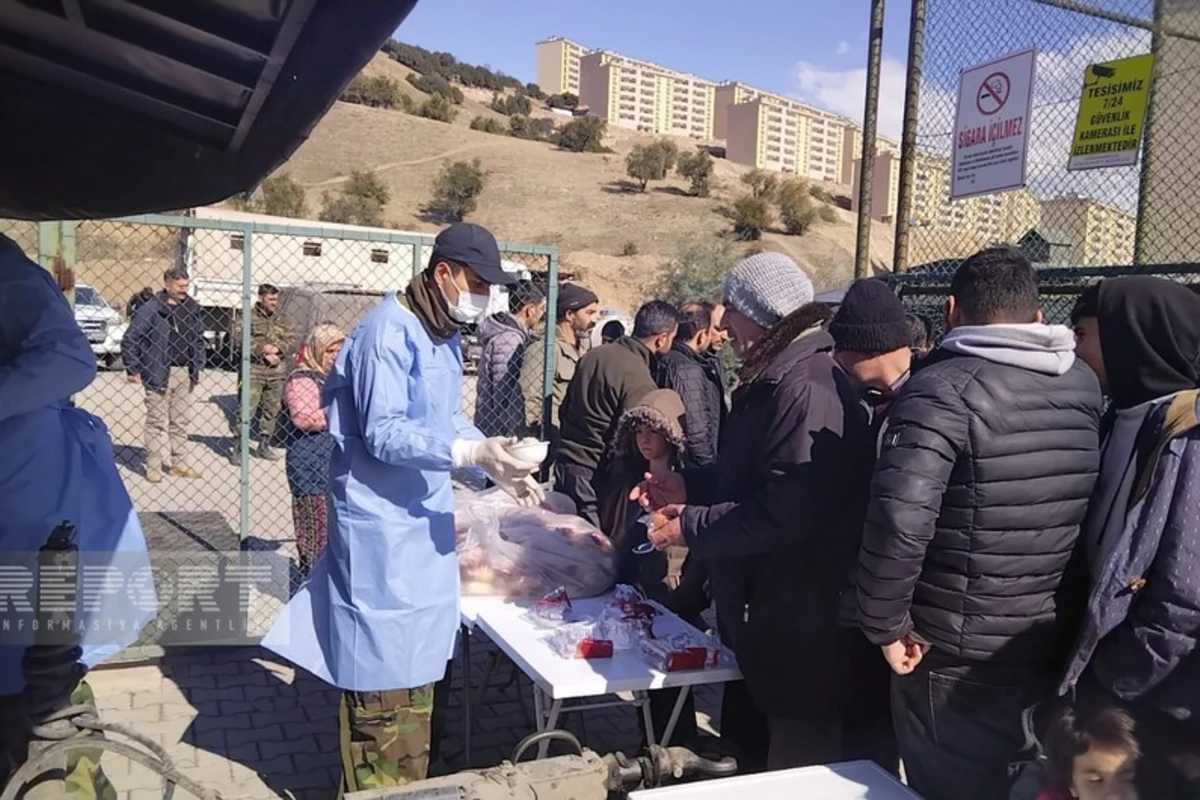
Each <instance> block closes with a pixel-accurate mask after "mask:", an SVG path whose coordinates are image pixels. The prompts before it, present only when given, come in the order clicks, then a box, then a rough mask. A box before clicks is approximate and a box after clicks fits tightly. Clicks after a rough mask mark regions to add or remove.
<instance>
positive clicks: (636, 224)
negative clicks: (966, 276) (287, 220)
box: [281, 54, 892, 307]
mask: <svg viewBox="0 0 1200 800" xmlns="http://www.w3.org/2000/svg"><path fill="white" fill-rule="evenodd" d="M410 73H411V71H410V70H409V69H408V68H406V67H404V66H402V65H401V64H399V63H397V62H395V61H392V60H391V59H389V58H387V57H386V56H384V55H382V54H381V55H379V56H377V57H376V58H375V59H374V60H373V61H372V62H371V63H370V64H369V65H368V66H367V68H366V69H365V70H364V74H365V75H367V76H378V75H383V76H387V77H390V78H393V79H395V80H396V81H397V83H398V84H399V85H400V89H401V91H402V92H404V93H405V94H407V95H409V96H410V97H412V98H413V99H414V100H415V101H417V102H420V101H422V100H424V99H425V97H426V96H425V95H424V94H422V93H421V92H420V91H418V90H417V89H416V88H415V87H413V86H412V85H411V84H410V83H409V82H408V81H407V80H406V78H407V76H408V75H409V74H410ZM462 89H463V94H464V100H463V103H462V105H460V106H459V107H458V115H457V118H456V119H455V120H454V121H453V122H452V123H450V124H447V123H443V122H437V121H434V120H429V119H424V118H421V117H418V116H414V115H411V114H407V113H404V112H403V111H399V110H388V109H380V108H370V107H366V106H361V105H351V104H348V103H341V102H339V103H337V104H336V105H335V106H334V107H333V109H331V111H330V112H329V114H328V115H327V116H326V117H325V118H324V119H323V120H322V121H321V123H320V124H319V125H318V126H317V128H316V129H315V130H314V132H313V134H312V136H311V137H310V138H309V140H308V141H307V142H306V143H305V144H304V145H303V146H302V147H301V148H300V149H299V151H298V152H297V153H296V154H295V156H294V157H293V158H292V159H291V160H290V161H289V162H288V164H287V165H286V166H285V167H283V168H282V170H281V171H283V172H287V173H289V174H290V175H291V176H292V177H293V178H295V179H297V180H299V181H300V182H301V183H302V184H303V185H304V187H305V188H306V191H307V196H308V206H309V210H310V213H311V214H315V213H316V209H318V208H319V207H320V198H321V194H322V192H324V191H331V192H336V191H337V190H338V187H339V186H340V185H341V184H343V183H344V182H345V181H346V180H347V179H348V177H349V175H350V173H351V172H352V171H355V170H373V171H374V172H375V173H376V174H377V175H378V176H379V178H381V179H382V180H383V181H384V183H385V184H386V185H387V187H388V189H389V190H390V193H391V199H390V201H389V202H388V204H387V206H386V208H385V209H384V215H385V218H386V220H387V223H388V224H389V225H391V226H394V227H396V228H399V229H402V230H410V231H421V232H433V231H436V230H438V229H439V228H440V227H441V224H442V223H441V222H440V221H438V220H437V219H434V218H432V217H430V216H429V215H427V214H425V213H424V212H423V210H422V209H423V207H424V206H425V205H426V203H427V202H428V201H429V199H430V196H431V194H432V187H433V184H434V181H435V178H436V176H437V174H438V172H439V171H440V170H441V169H442V168H443V167H444V166H445V165H446V164H448V163H450V162H453V161H456V160H472V159H476V158H478V159H479V160H480V163H481V165H482V167H483V169H484V171H485V173H486V176H487V177H486V185H485V188H484V190H483V193H482V194H481V195H480V197H479V200H478V209H477V210H476V211H475V212H473V213H472V214H470V216H469V217H468V219H470V220H471V221H473V222H478V223H480V224H483V225H486V226H487V227H489V228H490V229H491V230H492V231H494V232H495V233H496V235H497V237H498V238H499V239H501V240H504V241H511V242H527V243H538V244H547V245H554V246H556V247H558V248H559V250H560V253H561V257H562V263H563V265H564V268H565V269H568V270H570V271H571V272H574V273H576V274H577V275H578V276H579V279H580V280H583V281H585V282H587V283H588V284H589V285H591V286H592V287H594V288H595V290H596V291H597V292H598V293H599V294H600V295H601V297H602V300H604V301H605V302H606V303H609V304H613V305H619V306H624V307H629V306H632V305H634V304H636V303H637V302H639V301H640V300H641V299H642V298H643V297H644V292H645V289H646V286H647V285H648V284H649V283H651V282H653V281H654V279H655V278H656V276H657V275H658V272H659V269H660V267H661V266H662V264H663V263H664V262H665V261H666V260H668V259H669V258H670V257H671V256H672V254H673V253H675V252H677V250H678V249H679V246H680V243H681V242H683V241H687V240H697V239H704V238H706V237H717V236H728V235H729V233H730V230H731V227H732V223H731V220H730V218H729V207H730V206H731V204H732V203H733V201H734V200H735V199H736V198H737V197H738V196H739V195H741V194H743V193H744V192H745V187H744V186H743V185H742V184H741V180H740V179H741V176H742V174H744V173H745V172H746V171H747V170H746V169H745V168H743V167H739V166H736V165H733V164H730V163H729V162H727V161H725V160H723V159H717V160H716V162H715V171H714V175H713V184H712V192H711V196H710V197H707V198H698V197H692V196H689V194H688V191H687V190H688V184H687V182H686V181H684V180H683V179H681V178H679V177H677V176H674V175H672V176H671V177H669V178H668V179H667V180H663V181H654V182H652V183H651V184H650V188H649V190H648V191H647V192H645V193H642V192H639V191H637V189H636V186H635V185H634V184H632V182H630V181H629V180H628V179H627V177H626V174H625V157H626V155H627V154H628V152H629V151H630V150H631V149H632V148H633V147H634V146H635V145H637V144H638V143H645V142H649V141H652V139H651V137H648V136H645V135H641V134H638V133H636V132H632V131H626V130H619V129H610V130H609V132H608V135H607V137H606V140H605V144H606V145H607V146H608V147H609V148H611V149H612V150H613V152H611V153H572V152H566V151H562V150H559V149H558V148H557V147H555V146H554V145H552V144H548V143H544V142H537V141H526V140H522V139H516V138H512V137H509V136H502V135H496V134H489V133H484V132H480V131H476V130H472V129H470V127H469V126H470V123H471V120H472V119H474V118H475V117H476V116H483V117H486V118H494V119H496V120H497V121H500V122H502V123H504V124H506V125H507V119H506V118H505V117H504V116H502V115H500V114H497V113H495V112H494V111H492V110H491V109H490V108H489V107H488V104H489V103H490V101H491V97H492V93H491V92H489V91H486V90H479V89H472V88H468V87H462ZM537 105H538V104H535V106H537ZM533 115H534V116H543V117H552V118H554V119H556V120H558V121H559V122H560V123H561V122H564V121H566V120H565V119H564V118H563V117H562V116H560V115H556V114H554V113H553V112H550V111H549V110H547V109H545V108H535V111H534V114H533ZM676 142H677V144H678V145H679V148H680V150H681V152H687V151H688V150H691V149H694V148H695V147H696V143H695V142H693V141H691V140H688V139H676ZM825 188H826V190H827V191H829V192H830V194H832V195H835V196H841V197H842V198H843V202H844V197H845V195H846V194H848V190H847V189H846V187H835V186H827V187H825ZM835 216H836V219H835V221H822V220H818V221H817V222H816V223H815V224H814V225H813V226H812V227H811V228H810V229H809V230H808V231H807V232H806V233H805V234H804V235H802V236H790V235H786V234H785V233H783V231H782V229H780V230H778V231H776V230H771V231H768V232H767V233H765V234H764V236H763V238H762V240H761V241H760V242H754V243H745V244H744V245H743V244H739V247H745V248H749V247H751V246H757V247H761V248H763V249H767V250H778V251H782V252H785V253H787V254H789V255H790V256H792V257H793V258H794V259H795V260H796V261H797V262H798V263H800V264H801V265H802V266H804V267H805V269H806V270H807V271H809V273H810V274H811V275H812V276H813V278H814V281H815V282H816V283H817V285H818V286H819V287H821V288H826V287H831V286H836V285H840V284H843V283H845V282H847V281H848V280H849V279H850V278H851V277H852V273H853V258H854V243H855V230H854V220H853V217H852V215H851V214H850V213H849V212H848V211H846V210H844V209H843V208H840V207H839V208H837V209H836V214H835ZM891 249H892V232H891V230H890V227H889V226H885V225H879V224H877V225H875V227H874V231H873V234H872V256H873V257H872V261H873V262H874V264H875V265H876V266H882V265H884V264H886V263H887V262H888V261H889V260H890V255H891ZM629 253H635V254H632V255H622V254H629Z"/></svg>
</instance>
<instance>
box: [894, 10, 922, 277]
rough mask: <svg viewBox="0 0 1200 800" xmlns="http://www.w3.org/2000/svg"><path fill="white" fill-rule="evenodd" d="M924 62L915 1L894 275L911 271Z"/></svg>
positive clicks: (910, 22) (905, 110)
mask: <svg viewBox="0 0 1200 800" xmlns="http://www.w3.org/2000/svg"><path fill="white" fill-rule="evenodd" d="M924 58H925V0H912V16H911V17H910V19H909V28H908V68H907V76H906V79H905V84H906V85H905V89H904V130H903V133H902V134H901V139H900V192H899V198H898V200H897V203H896V248H895V251H894V252H893V253H892V272H904V271H905V270H906V269H908V229H909V224H910V223H911V221H912V213H913V171H914V169H915V168H916V164H917V115H918V114H919V113H920V107H921V106H920V102H921V68H922V63H923V61H924Z"/></svg>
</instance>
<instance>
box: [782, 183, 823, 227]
mask: <svg viewBox="0 0 1200 800" xmlns="http://www.w3.org/2000/svg"><path fill="white" fill-rule="evenodd" d="M775 197H776V201H777V202H778V203H779V219H780V221H781V222H782V223H783V227H784V229H785V230H786V231H787V232H788V233H790V234H792V235H793V236H800V235H803V234H804V233H806V232H807V231H808V229H809V228H810V227H812V224H813V222H814V221H816V219H817V210H816V209H815V208H814V207H813V203H812V195H811V194H809V192H808V182H807V181H805V180H804V179H802V178H788V179H787V180H785V181H783V182H782V183H780V184H779V186H778V188H777V189H776V191H775Z"/></svg>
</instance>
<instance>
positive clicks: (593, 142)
mask: <svg viewBox="0 0 1200 800" xmlns="http://www.w3.org/2000/svg"><path fill="white" fill-rule="evenodd" d="M607 125H608V123H607V121H606V120H604V119H602V118H600V117H593V116H590V115H589V116H586V117H578V118H576V119H573V120H571V121H570V122H568V123H567V124H566V125H563V126H562V127H561V128H559V129H558V135H557V136H556V137H555V143H556V144H557V145H558V146H559V147H561V148H562V149H563V150H569V151H571V152H572V153H603V152H605V151H606V149H607V148H605V146H604V131H605V129H606V127H607Z"/></svg>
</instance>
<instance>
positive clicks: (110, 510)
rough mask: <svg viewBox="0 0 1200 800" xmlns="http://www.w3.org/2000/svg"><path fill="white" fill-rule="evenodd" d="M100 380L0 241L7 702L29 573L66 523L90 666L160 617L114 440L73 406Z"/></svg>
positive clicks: (69, 317)
mask: <svg viewBox="0 0 1200 800" xmlns="http://www.w3.org/2000/svg"><path fill="white" fill-rule="evenodd" d="M95 377H96V357H95V356H94V355H93V354H92V351H91V348H90V347H89V346H88V342H87V338H86V337H85V336H84V335H83V332H82V331H80V330H79V326H78V325H76V324H75V317H74V314H73V313H72V311H71V306H70V304H69V303H67V300H66V298H65V297H63V293H62V292H61V291H60V290H59V288H58V286H56V285H55V283H54V281H53V280H51V278H50V276H49V275H48V274H47V273H46V271H45V270H43V269H41V268H40V267H39V266H38V265H37V264H35V263H33V262H32V261H30V260H29V259H28V258H26V257H25V254H24V253H22V252H21V249H20V247H18V246H17V244H16V243H15V242H13V241H12V240H11V239H8V238H6V237H4V236H0V578H3V580H0V586H2V587H3V588H2V589H0V595H3V596H0V695H5V694H13V693H16V692H19V691H21V689H22V688H23V687H24V685H25V679H24V676H23V675H22V674H21V656H22V655H23V653H24V648H25V647H26V646H27V645H29V644H31V643H32V641H33V628H32V627H31V624H30V623H31V621H32V619H33V616H32V609H33V608H34V607H36V604H37V594H36V589H35V588H33V587H30V588H29V591H28V592H26V591H25V588H26V586H27V581H26V578H27V577H30V573H29V572H25V571H24V570H31V569H33V568H34V567H35V565H36V557H37V552H36V551H37V550H39V549H40V548H41V547H42V546H43V545H44V544H45V543H46V539H47V538H48V537H49V535H50V533H51V531H53V530H54V528H55V527H57V526H58V525H59V523H61V522H63V521H70V522H71V523H73V524H74V525H75V528H76V543H77V544H78V546H79V551H80V552H79V561H80V564H81V565H82V567H84V569H81V570H80V574H81V577H80V583H79V592H80V595H81V600H80V603H79V609H78V610H79V614H80V616H79V617H78V618H77V620H78V622H79V626H78V630H79V632H80V634H81V638H82V642H81V645H82V648H83V655H82V658H81V660H82V661H83V663H84V664H86V665H87V666H89V667H93V666H95V665H96V664H99V663H100V662H102V661H104V660H105V659H107V658H110V657H112V656H113V655H115V654H116V653H117V652H119V651H120V650H121V649H122V648H124V647H126V646H128V645H129V644H132V643H133V642H134V641H135V640H136V638H137V635H138V633H139V632H140V631H141V629H142V628H143V627H144V626H145V624H146V623H147V622H148V621H149V620H151V619H153V617H154V616H155V611H156V607H157V598H156V596H155V593H154V585H153V582H152V581H151V580H150V561H149V555H148V554H147V552H146V541H145V538H144V537H143V535H142V528H141V525H140V524H139V522H138V518H137V515H136V514H135V513H134V510H133V503H132V502H130V499H129V494H128V493H127V492H126V491H125V486H124V484H122V483H121V477H120V475H119V474H118V472H117V467H116V458H115V456H114V454H113V447H112V441H111V440H110V439H109V436H108V430H107V428H105V426H104V423H103V422H102V421H101V420H100V419H98V418H97V417H95V416H92V415H91V414H89V413H87V412H86V411H83V410H81V409H78V408H74V407H72V406H71V405H70V404H69V402H68V400H69V398H70V397H71V395H73V394H74V393H76V392H78V391H80V390H82V389H84V388H85V387H86V386H87V385H88V384H90V383H91V382H92V380H93V379H94V378H95ZM87 568H91V569H87ZM85 570H86V571H85ZM85 598H86V600H85ZM23 600H24V602H23Z"/></svg>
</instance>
